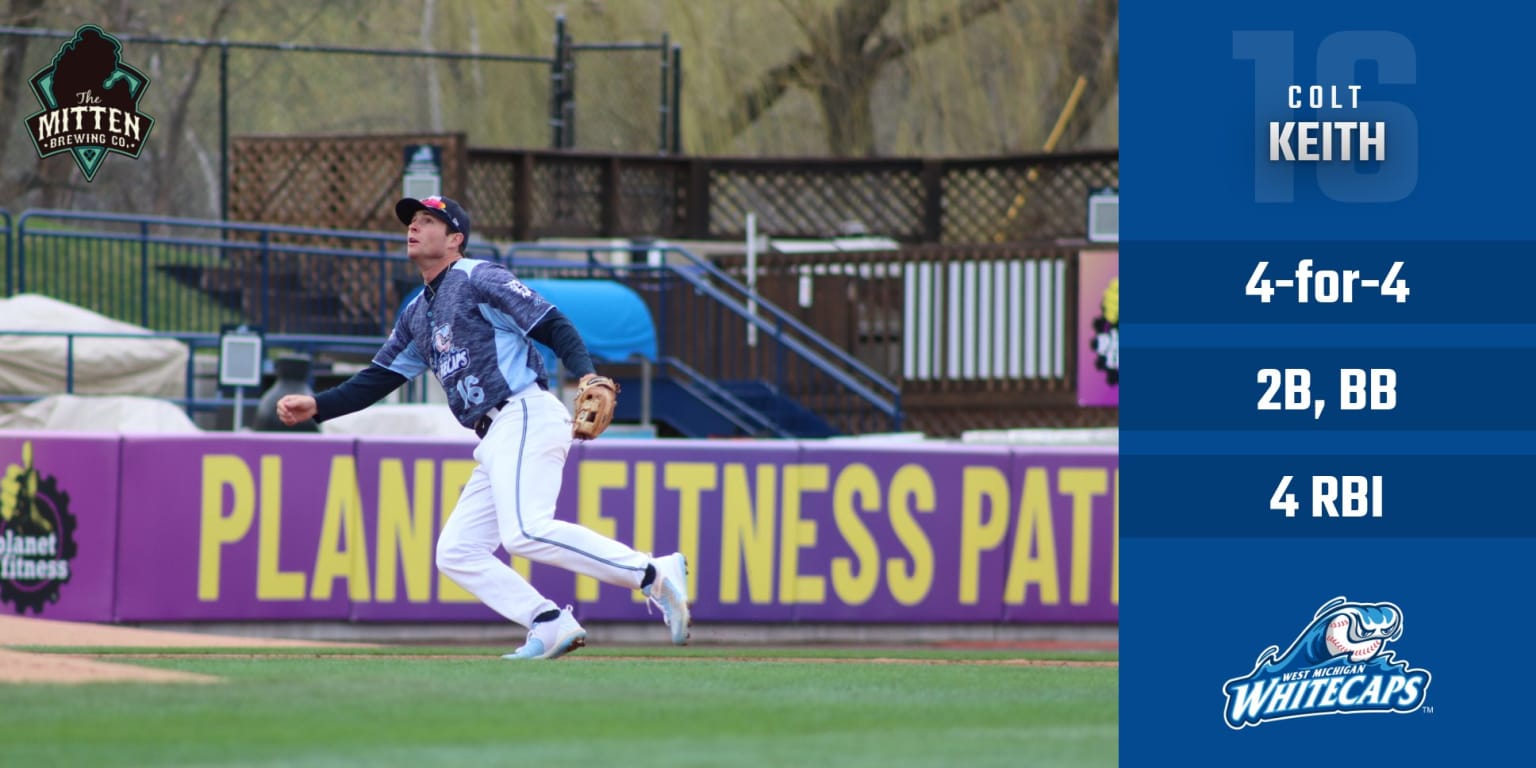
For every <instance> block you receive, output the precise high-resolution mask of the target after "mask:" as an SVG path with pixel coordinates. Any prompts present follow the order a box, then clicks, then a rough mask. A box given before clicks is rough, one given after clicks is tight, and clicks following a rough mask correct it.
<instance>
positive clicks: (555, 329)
mask: <svg viewBox="0 0 1536 768" xmlns="http://www.w3.org/2000/svg"><path fill="white" fill-rule="evenodd" d="M528 338H530V339H533V340H534V341H537V342H539V343H541V344H543V345H544V346H546V347H549V348H550V349H553V350H554V351H555V355H556V356H558V357H559V358H560V362H562V363H564V364H565V369H566V370H567V371H570V372H571V373H572V374H573V375H574V376H576V377H577V378H579V379H581V380H582V381H585V380H586V379H587V377H589V376H592V375H593V374H594V373H596V368H594V367H593V365H592V355H591V354H589V353H588V352H587V344H586V342H584V341H582V340H581V334H580V333H577V332H576V326H575V325H572V324H571V320H570V318H568V317H566V316H565V313H564V312H561V311H560V309H559V308H558V307H550V308H549V311H548V312H546V313H545V314H544V317H543V318H542V319H541V320H539V323H538V325H535V326H533V328H531V329H529V331H528Z"/></svg>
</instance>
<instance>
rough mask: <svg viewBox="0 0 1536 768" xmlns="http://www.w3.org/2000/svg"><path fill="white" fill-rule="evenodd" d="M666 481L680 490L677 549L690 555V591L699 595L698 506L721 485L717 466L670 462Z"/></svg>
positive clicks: (669, 485)
mask: <svg viewBox="0 0 1536 768" xmlns="http://www.w3.org/2000/svg"><path fill="white" fill-rule="evenodd" d="M663 478H664V479H663V482H664V483H665V484H666V486H667V489H668V490H672V491H677V551H679V552H681V553H683V555H685V556H686V557H687V558H688V563H689V567H688V594H690V595H697V594H699V507H700V506H701V504H702V501H703V500H702V499H701V498H700V497H701V496H702V495H703V493H704V491H713V490H715V488H717V487H719V482H718V477H717V472H716V471H715V465H714V464H710V463H708V462H702V461H679V462H674V463H668V464H667V468H666V471H665V473H664V474H663Z"/></svg>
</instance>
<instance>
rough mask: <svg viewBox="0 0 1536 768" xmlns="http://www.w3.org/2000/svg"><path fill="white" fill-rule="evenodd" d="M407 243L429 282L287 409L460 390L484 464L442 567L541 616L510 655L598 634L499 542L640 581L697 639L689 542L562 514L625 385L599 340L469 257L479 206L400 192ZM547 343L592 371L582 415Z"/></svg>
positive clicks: (318, 411) (584, 372) (461, 414)
mask: <svg viewBox="0 0 1536 768" xmlns="http://www.w3.org/2000/svg"><path fill="white" fill-rule="evenodd" d="M395 215H396V216H398V217H399V219H400V221H401V223H403V224H405V225H406V238H407V239H406V253H407V254H408V255H409V256H410V259H411V263H412V264H414V265H416V267H417V268H418V269H420V270H421V277H422V280H423V281H424V282H425V288H424V289H423V290H422V292H421V293H420V294H419V295H418V296H417V297H416V298H414V299H412V300H411V301H410V303H409V304H407V305H406V306H405V308H404V309H402V310H401V312H400V316H399V317H398V318H397V320H396V322H395V327H394V330H393V331H392V332H391V333H390V335H389V339H388V340H387V341H385V342H384V346H383V347H382V348H380V349H379V352H378V354H376V355H375V356H374V358H373V364H372V365H370V366H369V367H368V368H366V369H364V370H362V371H359V372H358V373H357V374H356V375H354V376H353V377H351V378H350V379H348V380H346V381H345V382H343V383H341V384H340V385H339V386H336V387H334V388H332V389H330V390H327V391H325V392H322V393H320V394H319V395H316V396H313V397H311V396H309V395H288V396H286V397H284V398H282V399H281V400H279V401H278V404H277V412H278V417H279V418H280V419H282V421H283V423H284V424H287V425H290V426H292V425H293V424H296V423H298V422H300V421H303V420H305V419H311V418H312V419H315V420H316V421H324V420H326V419H333V418H336V417H337V416H342V415H345V414H348V413H352V412H354V411H358V410H361V409H363V408H366V407H368V406H370V405H372V404H374V403H376V402H378V401H379V400H380V399H382V398H383V397H384V396H386V395H388V394H389V393H390V392H393V391H395V390H396V389H397V388H399V387H400V386H401V385H402V384H405V383H406V382H407V381H410V380H411V379H414V378H415V377H416V376H417V375H419V374H420V373H421V372H422V371H424V370H430V371H432V374H433V375H434V376H436V377H437V380H438V382H439V383H441V384H442V386H443V390H444V391H445V392H447V394H448V405H449V407H450V408H452V409H453V414H454V416H456V417H457V418H458V420H459V423H460V424H463V425H464V426H465V427H467V428H469V429H472V430H474V431H475V434H476V435H478V436H479V437H480V444H479V445H478V446H476V447H475V453H474V456H475V460H476V461H477V462H478V466H476V467H475V470H474V473H473V474H472V475H471V476H470V478H469V482H468V483H467V484H466V485H465V486H464V491H463V494H462V495H461V496H460V497H459V502H458V505H457V506H455V507H454V509H453V514H452V515H450V516H449V518H448V522H447V524H446V525H445V526H444V527H443V531H442V534H441V536H440V537H439V538H438V542H437V567H438V568H439V569H440V570H441V571H442V572H443V573H446V574H447V575H448V576H449V578H451V579H453V580H454V581H455V582H457V583H458V584H459V585H460V586H462V587H464V588H465V589H466V590H468V591H469V592H470V593H471V594H473V595H474V596H475V597H477V598H479V599H480V601H481V602H483V603H485V604H486V605H487V606H490V607H491V608H492V609H493V610H495V611H496V612H497V613H500V614H501V615H502V616H505V617H507V618H508V619H510V620H512V621H514V622H517V623H518V624H521V625H523V626H525V627H528V640H527V642H526V643H524V644H523V646H522V647H521V648H518V649H517V651H515V652H513V653H510V654H507V655H506V656H504V657H503V658H508V659H553V658H558V657H560V656H563V655H565V654H566V653H569V652H571V651H573V650H575V649H577V648H580V647H582V646H583V645H585V644H586V638H587V633H586V630H584V629H582V627H581V625H580V624H578V623H577V622H576V617H575V616H574V615H572V612H571V607H570V606H566V607H565V608H564V609H561V608H560V607H559V606H557V605H555V603H553V602H551V601H550V600H548V599H546V598H545V597H544V596H543V595H541V594H539V592H538V590H536V589H534V588H533V585H531V584H529V583H528V581H527V580H526V579H524V578H523V577H522V576H521V575H519V574H518V573H517V572H516V571H514V570H512V568H510V567H509V566H508V565H507V564H506V563H504V562H502V561H501V560H499V559H497V558H496V557H495V555H494V554H493V553H494V552H495V550H496V547H497V545H501V546H502V547H505V548H506V550H507V552H509V553H511V554H513V555H521V556H523V557H526V558H528V559H529V560H533V561H535V562H539V563H548V564H550V565H558V566H560V567H562V568H565V569H567V570H570V571H575V572H576V573H580V574H584V575H587V576H592V577H594V578H597V579H598V580H600V581H603V582H606V583H608V584H616V585H619V586H623V587H630V588H636V589H640V590H641V591H642V592H644V593H645V596H646V597H647V598H649V599H650V600H651V602H653V603H655V604H656V605H657V606H658V607H659V608H660V609H661V613H662V620H663V621H665V622H666V624H667V627H668V628H670V629H671V632H672V642H674V643H676V644H678V645H683V644H685V643H687V642H688V628H689V623H690V622H689V615H688V564H687V562H686V561H685V559H684V558H683V555H682V553H673V554H671V555H668V556H666V557H658V558H652V557H650V556H649V555H646V554H643V553H640V552H636V551H635V550H633V549H631V548H629V547H628V546H625V545H624V544H621V543H619V542H617V541H614V540H612V539H610V538H608V537H606V536H602V535H600V534H598V533H595V532H593V531H591V530H588V529H587V528H584V527H582V526H579V525H574V524H572V523H567V522H563V521H560V520H556V519H555V500H556V498H557V497H558V496H559V494H560V479H561V472H562V468H563V467H564V465H565V458H566V454H567V452H568V451H569V450H570V447H571V441H572V439H573V438H581V439H591V438H594V437H597V435H599V434H601V433H602V431H603V429H605V428H606V427H607V426H608V424H609V422H610V421H611V420H612V418H613V407H614V405H615V403H616V401H617V395H618V387H617V385H615V384H614V382H613V381H612V380H610V379H608V378H606V377H603V376H598V375H597V374H596V372H595V371H594V370H593V367H592V361H591V359H590V357H589V356H588V354H587V348H586V344H585V343H584V342H583V341H582V339H581V336H580V335H578V334H577V332H576V328H575V327H574V326H572V325H571V322H570V320H568V319H567V318H566V317H565V315H563V314H561V312H560V310H559V309H557V308H555V307H554V306H553V305H551V304H550V303H549V302H548V301H546V300H545V299H544V298H543V297H542V296H540V295H539V294H537V293H534V292H533V291H532V290H530V289H529V288H528V287H527V286H526V285H524V284H523V283H522V282H521V281H519V280H518V279H517V278H516V277H514V276H513V275H512V273H511V272H509V271H507V269H506V268H504V267H502V266H500V265H498V264H494V263H491V262H487V261H481V260H478V259H470V258H465V256H464V250H463V249H464V244H465V241H466V240H468V238H469V230H470V222H469V214H468V213H467V212H465V210H464V208H463V207H462V206H460V205H459V204H458V203H456V202H454V201H453V200H450V199H448V198H446V197H436V196H434V197H426V198H422V199H419V200H417V199H412V198H407V199H404V200H401V201H400V202H398V203H396V204H395ZM530 340H536V341H539V342H542V343H544V344H545V345H547V346H549V347H550V348H551V349H553V350H554V351H555V353H556V354H558V355H559V356H560V359H561V361H562V362H564V364H565V367H566V368H568V369H569V370H570V371H571V372H572V373H574V374H576V375H578V376H580V377H581V385H580V392H581V394H579V395H578V396H577V406H576V410H577V413H576V417H575V419H573V418H572V415H571V413H570V412H569V411H568V410H566V407H565V404H564V403H562V402H561V401H560V399H559V398H558V397H556V396H555V395H553V394H551V393H550V391H549V388H550V381H549V375H548V373H547V372H546V371H545V370H544V364H543V357H542V356H541V355H540V354H539V352H538V350H537V349H536V348H535V347H534V346H533V344H532V343H531V341H530Z"/></svg>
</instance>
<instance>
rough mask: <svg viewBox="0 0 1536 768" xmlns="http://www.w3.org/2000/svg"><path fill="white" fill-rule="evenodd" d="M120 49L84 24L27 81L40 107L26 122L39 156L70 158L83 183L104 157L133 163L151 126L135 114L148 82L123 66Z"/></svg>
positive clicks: (152, 121)
mask: <svg viewBox="0 0 1536 768" xmlns="http://www.w3.org/2000/svg"><path fill="white" fill-rule="evenodd" d="M122 48H123V47H122V44H120V43H119V42H118V41H117V38H115V37H112V36H111V35H108V34H107V33H105V32H102V31H101V28H100V27H97V26H94V25H90V24H87V25H86V26H83V27H81V28H79V29H78V30H75V36H74V37H73V38H71V39H70V40H69V41H68V42H66V43H64V45H63V46H62V47H61V48H59V52H58V54H57V55H55V56H54V57H53V64H51V65H49V66H48V67H46V68H44V69H43V70H42V71H41V72H38V73H37V74H36V75H33V76H32V79H31V81H29V82H30V85H31V86H32V94H33V95H34V96H36V97H37V101H38V103H39V104H41V105H42V107H43V111H41V112H38V113H37V114H35V115H32V116H31V117H28V118H27V132H28V133H30V134H31V135H32V143H33V144H35V145H37V154H38V156H39V157H49V156H52V155H56V154H59V153H61V152H69V153H70V154H72V155H74V157H75V164H76V165H78V166H80V172H81V173H84V174H85V180H86V181H91V180H92V179H94V178H95V177H96V171H97V170H98V169H100V168H101V161H103V160H105V159H106V157H107V153H108V152H116V153H117V154H119V155H127V156H128V157H132V158H137V157H138V156H139V153H140V152H142V151H143V150H144V140H145V139H147V138H148V137H149V131H150V129H151V128H153V127H154V125H155V119H154V118H152V117H150V116H149V115H146V114H144V113H143V112H140V111H139V99H140V98H142V97H143V96H144V89H145V88H148V87H149V78H147V77H145V76H144V73H143V72H140V71H139V70H137V69H134V68H133V67H131V66H128V65H127V64H125V63H123V61H122V56H121V54H122Z"/></svg>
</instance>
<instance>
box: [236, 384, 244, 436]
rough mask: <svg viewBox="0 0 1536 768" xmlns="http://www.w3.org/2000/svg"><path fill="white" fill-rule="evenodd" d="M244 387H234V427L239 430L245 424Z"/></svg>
mask: <svg viewBox="0 0 1536 768" xmlns="http://www.w3.org/2000/svg"><path fill="white" fill-rule="evenodd" d="M244 421H245V387H235V429H234V431H236V432H239V431H240V428H241V427H243V426H245V424H244Z"/></svg>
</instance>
